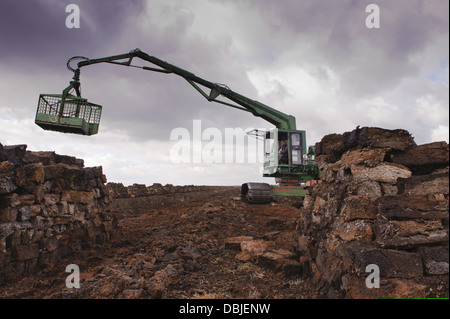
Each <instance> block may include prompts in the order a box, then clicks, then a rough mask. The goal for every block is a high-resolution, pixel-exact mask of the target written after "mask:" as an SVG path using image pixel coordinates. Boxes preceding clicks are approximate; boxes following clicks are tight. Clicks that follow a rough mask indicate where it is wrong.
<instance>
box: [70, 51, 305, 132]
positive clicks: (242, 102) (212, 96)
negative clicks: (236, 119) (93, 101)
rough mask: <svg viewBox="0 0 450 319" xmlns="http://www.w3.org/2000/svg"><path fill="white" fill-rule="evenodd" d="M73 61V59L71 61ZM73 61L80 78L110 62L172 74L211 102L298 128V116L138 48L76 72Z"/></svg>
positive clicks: (85, 61) (87, 62) (279, 125)
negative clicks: (136, 60)
mask: <svg viewBox="0 0 450 319" xmlns="http://www.w3.org/2000/svg"><path fill="white" fill-rule="evenodd" d="M134 58H140V59H142V60H144V61H147V62H149V63H151V64H154V65H156V66H158V68H155V67H147V66H142V67H141V66H135V65H132V64H131V62H132V60H133V59H134ZM72 59H74V58H72ZM72 59H70V60H69V62H68V63H67V65H68V67H69V69H71V70H72V71H74V72H78V76H79V69H80V68H82V67H84V66H88V65H92V64H98V63H111V64H116V65H122V66H129V67H139V68H142V69H143V70H147V71H153V72H160V73H167V74H170V73H173V74H176V75H178V76H181V77H182V78H184V79H185V80H186V81H187V82H189V83H190V84H191V85H192V86H193V87H194V88H195V89H196V90H197V91H198V92H199V93H200V94H202V95H203V96H204V97H205V98H206V99H207V100H208V101H210V102H217V103H220V104H224V105H227V106H231V107H234V108H237V109H240V110H243V111H247V112H250V113H252V114H253V115H254V116H257V117H260V118H263V119H264V120H266V121H268V122H270V123H272V124H273V125H275V126H276V127H277V128H279V129H286V130H295V129H296V123H295V117H293V116H292V115H288V114H285V113H283V112H280V111H278V110H276V109H274V108H272V107H270V106H268V105H265V104H263V103H260V102H258V101H255V100H252V99H249V98H248V97H245V96H243V95H241V94H238V93H236V92H234V91H232V90H231V89H230V88H228V87H227V86H225V85H222V84H218V83H213V82H210V81H207V80H205V79H202V78H200V77H198V76H196V75H195V74H194V73H191V72H189V71H186V70H184V69H182V68H179V67H177V66H175V65H173V64H170V63H167V62H165V61H162V60H160V59H158V58H156V57H154V56H150V55H148V54H147V53H145V52H142V51H141V50H139V49H135V50H133V51H130V52H129V53H126V54H120V55H115V56H110V57H104V58H99V59H87V58H82V61H80V62H78V65H77V66H78V69H77V70H74V69H72V68H71V67H70V62H71V61H72ZM121 60H126V61H124V62H119V61H121ZM74 79H75V83H76V82H77V79H76V78H75V77H74ZM200 86H203V87H207V88H209V89H210V90H211V91H210V92H209V94H208V93H206V92H205V91H204V90H203V89H202V88H201V87H200ZM219 96H223V97H226V98H227V99H228V100H230V101H232V102H234V103H236V104H237V105H236V104H232V103H229V102H227V101H223V100H218V99H217V98H218V97H219Z"/></svg>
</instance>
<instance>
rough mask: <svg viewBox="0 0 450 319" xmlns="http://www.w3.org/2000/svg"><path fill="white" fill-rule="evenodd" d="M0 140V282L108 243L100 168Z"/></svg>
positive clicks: (110, 220)
mask: <svg viewBox="0 0 450 319" xmlns="http://www.w3.org/2000/svg"><path fill="white" fill-rule="evenodd" d="M26 148H27V146H26V145H15V146H2V145H1V144H0V284H2V283H4V282H11V281H15V280H18V279H20V278H22V277H23V276H26V275H28V274H31V273H33V272H35V271H36V270H37V269H39V268H42V267H46V266H50V265H52V264H54V263H55V262H56V261H58V260H60V259H61V258H63V257H65V256H68V255H69V254H70V253H71V252H72V251H73V250H76V249H82V248H84V247H87V246H90V245H92V244H102V243H105V242H106V241H108V240H109V239H110V237H111V234H112V233H113V231H114V230H115V226H116V221H115V220H114V217H113V216H112V215H111V214H110V213H107V212H106V211H105V209H104V207H105V206H106V203H107V202H108V196H106V195H105V187H104V183H105V182H106V177H105V176H104V175H103V173H102V167H90V168H85V167H84V161H83V160H80V159H77V158H75V157H70V156H62V155H58V154H55V152H30V151H27V150H26Z"/></svg>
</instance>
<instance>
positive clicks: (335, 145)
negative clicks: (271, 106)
mask: <svg viewBox="0 0 450 319" xmlns="http://www.w3.org/2000/svg"><path fill="white" fill-rule="evenodd" d="M316 162H317V163H318V165H319V168H320V169H321V172H322V174H323V175H322V178H323V182H322V183H321V184H318V185H315V186H314V187H313V189H312V191H311V195H310V196H307V197H306V198H305V200H304V206H303V208H302V210H301V218H300V219H299V221H298V231H299V237H298V249H299V252H300V253H301V254H302V257H301V262H302V265H303V268H304V272H303V273H304V275H306V276H311V277H312V278H313V279H314V281H315V283H316V285H317V288H318V289H319V290H320V292H321V294H322V295H324V296H325V297H328V298H391V297H393V298H400V297H448V263H449V259H448V218H449V215H448V211H449V210H448V202H449V168H448V165H449V146H448V144H447V143H446V142H435V143H430V144H424V145H419V146H418V145H416V143H415V142H414V140H413V138H412V137H411V135H410V134H409V133H408V132H407V131H404V130H385V129H380V128H368V127H364V128H357V129H356V130H354V131H352V132H347V133H344V134H342V135H338V134H331V135H327V136H325V137H324V138H323V139H322V140H321V142H320V143H317V144H316ZM373 265H376V267H378V270H379V274H380V276H379V279H380V280H379V283H380V286H379V288H376V286H375V288H373V286H374V285H375V283H376V281H375V276H376V272H377V270H376V268H373V267H374V266H373ZM368 266H369V267H368ZM367 267H368V268H367ZM374 269H375V270H374ZM366 283H367V284H366Z"/></svg>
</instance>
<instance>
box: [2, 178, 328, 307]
mask: <svg viewBox="0 0 450 319" xmlns="http://www.w3.org/2000/svg"><path fill="white" fill-rule="evenodd" d="M239 191H240V190H239V188H238V187H211V188H210V189H208V190H201V191H192V192H188V193H180V194H166V195H153V196H149V197H139V198H123V199H116V200H114V202H112V203H111V204H110V206H109V208H108V209H110V210H111V211H114V212H115V213H116V216H117V221H118V230H119V232H118V233H117V235H116V236H114V237H113V238H112V239H111V241H110V242H109V243H108V244H106V245H101V246H100V245H99V246H91V247H85V248H84V249H83V250H79V251H77V252H76V253H74V254H73V255H71V256H70V257H66V258H64V259H62V260H60V261H59V262H58V263H57V264H55V265H54V266H53V267H51V268H47V269H42V270H40V271H39V272H38V273H36V274H34V275H33V276H30V277H27V278H23V279H22V280H20V281H19V282H17V283H14V284H8V285H5V286H3V287H2V288H1V290H0V298H26V299H29V298H55V299H66V298H83V299H94V298H108V299H110V298H127V299H128V298H164V299H185V298H189V299H202V298H208V299H229V298H233V299H235V298H239V299H241V298H243V299H253V298H255V299H261V298H269V299H278V298H283V299H291V298H295V299H315V298H320V296H319V294H318V292H317V291H316V290H315V289H314V288H313V285H312V281H311V279H308V278H305V276H301V273H295V272H294V273H292V272H291V273H286V272H283V271H277V270H276V269H271V268H270V267H266V266H263V265H260V264H259V263H258V261H257V259H256V260H255V259H254V258H245V256H244V258H242V256H241V258H239V259H238V258H236V255H238V254H239V253H240V250H239V248H237V249H236V247H231V246H230V245H226V242H227V240H226V239H227V238H230V237H237V236H251V237H252V238H253V239H254V240H257V241H260V240H261V241H265V242H271V243H272V244H273V243H274V245H275V247H272V248H273V249H278V250H280V251H291V252H295V239H294V238H295V232H296V220H297V218H298V214H299V210H298V208H297V207H299V206H300V205H301V199H288V198H285V199H283V198H279V199H278V200H277V201H276V202H273V203H271V204H259V205H255V204H247V203H245V202H243V201H242V200H241V199H240V196H239V195H240V194H239ZM298 257H299V256H296V255H295V254H293V255H291V256H290V257H289V258H291V259H292V260H298ZM69 264H76V265H78V266H79V269H80V274H81V276H80V277H81V281H80V288H78V289H76V288H72V289H69V288H67V287H66V282H65V281H66V278H67V276H68V275H69V274H68V273H66V272H65V269H66V266H67V265H69Z"/></svg>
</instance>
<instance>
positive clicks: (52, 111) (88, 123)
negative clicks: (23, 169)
mask: <svg viewBox="0 0 450 319" xmlns="http://www.w3.org/2000/svg"><path fill="white" fill-rule="evenodd" d="M136 58H139V59H142V60H144V61H146V62H149V63H150V64H151V66H137V65H133V64H132V61H133V59H136ZM74 61H78V62H77V66H76V68H73V67H72V66H71V63H74ZM98 63H110V64H115V65H121V66H127V67H135V68H141V69H143V70H146V71H153V72H159V73H166V74H176V75H178V76H181V77H182V78H184V79H185V80H186V81H187V82H188V83H189V84H190V85H192V86H193V87H194V88H195V89H196V90H197V91H198V92H199V93H200V94H201V95H203V96H204V97H205V98H206V99H207V100H208V101H210V102H217V103H220V104H224V105H227V106H230V107H233V108H236V109H238V110H242V111H246V112H250V113H251V114H253V115H254V116H257V117H260V118H263V119H264V120H266V121H268V122H270V123H271V124H273V125H274V126H275V128H271V129H268V130H266V131H263V132H261V131H258V130H255V131H254V132H253V133H254V134H255V135H257V136H259V137H262V138H263V139H264V164H263V165H264V166H263V176H264V177H274V178H275V181H276V183H277V185H269V184H268V183H253V182H247V183H244V184H242V186H241V195H242V196H243V197H244V198H245V199H246V200H247V201H248V202H250V203H267V202H270V201H272V200H273V197H274V196H277V195H282V196H305V194H306V193H307V189H306V187H305V183H307V184H312V183H314V182H315V181H317V180H319V179H320V172H319V169H318V167H317V165H316V164H315V162H314V146H309V147H307V146H306V132H305V131H303V130H297V128H296V123H295V117H293V116H292V115H288V114H285V113H283V112H280V111H278V110H276V109H274V108H272V107H270V106H267V105H265V104H263V103H260V102H258V101H255V100H252V99H250V98H248V97H245V96H243V95H241V94H238V93H236V92H234V91H232V90H231V89H230V88H229V87H227V86H226V85H223V84H218V83H214V82H210V81H207V80H204V79H202V78H200V77H198V76H196V75H195V74H193V73H191V72H189V71H186V70H184V69H181V68H179V67H177V66H175V65H172V64H170V63H167V62H165V61H162V60H160V59H158V58H156V57H154V56H150V55H148V54H146V53H144V52H142V51H141V50H139V49H135V50H132V51H130V52H129V53H125V54H120V55H114V56H109V57H104V58H98V59H88V58H86V57H82V56H75V57H73V58H71V59H69V60H68V62H67V68H68V69H69V70H70V71H72V72H73V74H74V75H73V78H72V81H70V85H69V86H68V87H67V88H65V89H64V90H63V92H62V94H40V96H39V102H38V107H37V111H36V117H35V123H36V124H37V125H39V126H40V127H41V128H43V129H45V130H51V131H58V132H63V133H74V134H81V135H93V134H97V133H98V129H99V124H100V117H101V113H102V106H101V105H98V104H94V103H91V102H88V100H87V99H85V98H83V97H81V89H80V87H81V84H80V69H81V68H82V67H85V66H89V65H93V64H98ZM205 88H206V89H205ZM73 91H75V93H76V95H73V94H71V92H73ZM208 91H209V92H208ZM282 145H283V147H282V148H283V150H284V153H285V155H284V156H282V157H281V158H280V157H279V149H280V147H281V146H282Z"/></svg>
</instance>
